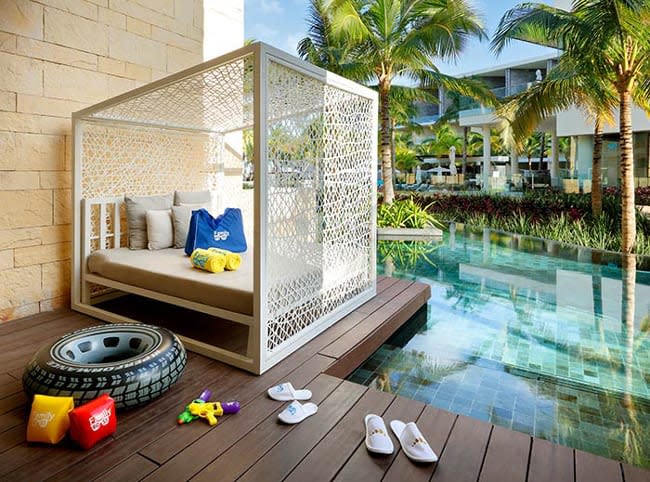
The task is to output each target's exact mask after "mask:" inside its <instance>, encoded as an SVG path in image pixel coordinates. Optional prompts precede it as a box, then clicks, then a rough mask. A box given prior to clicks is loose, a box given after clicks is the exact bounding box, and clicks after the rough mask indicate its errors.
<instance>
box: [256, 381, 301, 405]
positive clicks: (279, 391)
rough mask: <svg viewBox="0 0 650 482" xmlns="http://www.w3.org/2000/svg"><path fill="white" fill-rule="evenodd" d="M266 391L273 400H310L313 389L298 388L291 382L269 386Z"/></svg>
mask: <svg viewBox="0 0 650 482" xmlns="http://www.w3.org/2000/svg"><path fill="white" fill-rule="evenodd" d="M266 393H268V394H269V397H271V398H272V399H273V400H277V401H279V402H288V401H289V400H309V399H310V398H311V391H309V390H307V389H304V390H296V389H294V388H293V385H291V383H288V382H287V383H282V384H280V385H276V386H275V387H272V388H269V389H268V390H267V391H266Z"/></svg>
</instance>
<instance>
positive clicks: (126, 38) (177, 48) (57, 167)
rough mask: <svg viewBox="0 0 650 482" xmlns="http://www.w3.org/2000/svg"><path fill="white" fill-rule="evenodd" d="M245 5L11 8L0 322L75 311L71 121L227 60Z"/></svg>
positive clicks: (212, 1)
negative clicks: (121, 97)
mask: <svg viewBox="0 0 650 482" xmlns="http://www.w3.org/2000/svg"><path fill="white" fill-rule="evenodd" d="M243 4H244V2H243V0H155V1H152V0H138V1H135V0H118V1H111V2H108V1H107V0H92V1H85V0H75V1H73V2H58V1H57V2H54V1H44V2H43V1H39V2H37V1H32V0H6V1H3V2H2V7H1V8H0V10H1V12H0V71H2V75H0V152H1V153H2V155H1V156H0V321H6V320H10V319H14V318H20V317H23V316H28V315H31V314H34V313H38V312H41V311H48V310H51V309H54V308H57V307H69V306H70V296H69V293H70V272H71V268H70V260H71V251H72V249H71V248H72V243H71V237H72V229H71V223H72V219H71V216H72V212H73V210H72V201H71V194H72V191H71V186H72V178H73V176H72V172H71V169H72V162H71V145H72V142H71V122H70V116H71V113H72V112H75V111H79V110H81V109H83V108H85V107H87V106H89V105H92V104H95V103H97V102H100V101H102V100H105V99H107V98H110V97H114V96H116V95H118V94H121V93H123V92H126V91H129V90H132V89H134V88H136V87H138V86H141V85H143V84H147V83H149V82H151V81H153V80H157V79H159V78H162V77H165V76H167V75H169V74H171V73H174V72H177V71H179V70H182V69H185V68H187V67H189V66H192V65H195V64H197V63H200V62H202V61H203V60H206V59H209V58H213V57H215V56H217V55H220V54H222V53H225V52H228V51H231V50H233V49H236V48H238V47H240V46H241V45H243V41H244V27H243V24H244V22H243V19H244V5H243Z"/></svg>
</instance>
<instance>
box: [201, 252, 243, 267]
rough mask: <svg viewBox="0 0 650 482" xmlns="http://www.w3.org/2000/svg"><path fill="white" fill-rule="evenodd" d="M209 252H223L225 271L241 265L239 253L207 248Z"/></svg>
mask: <svg viewBox="0 0 650 482" xmlns="http://www.w3.org/2000/svg"><path fill="white" fill-rule="evenodd" d="M208 251H210V252H211V253H217V254H223V255H224V256H225V257H226V271H237V270H238V269H239V267H240V266H241V255H239V254H237V253H233V252H232V251H228V250H226V249H220V248H209V249H208Z"/></svg>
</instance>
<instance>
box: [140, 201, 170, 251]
mask: <svg viewBox="0 0 650 482" xmlns="http://www.w3.org/2000/svg"><path fill="white" fill-rule="evenodd" d="M146 218H147V238H148V243H147V247H148V248H149V249H152V250H154V249H164V248H171V247H172V246H173V244H174V226H173V224H172V210H171V209H160V210H159V209H152V210H149V211H147V214H146Z"/></svg>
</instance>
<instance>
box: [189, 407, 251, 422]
mask: <svg viewBox="0 0 650 482" xmlns="http://www.w3.org/2000/svg"><path fill="white" fill-rule="evenodd" d="M187 407H188V409H189V411H190V414H191V415H192V416H194V417H201V418H205V419H206V420H207V421H208V423H209V424H210V425H211V426H212V425H216V424H217V417H221V416H222V415H223V414H224V413H226V414H228V413H237V412H239V402H224V403H221V402H201V403H194V402H192V403H190V404H189V405H188V406H187Z"/></svg>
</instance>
